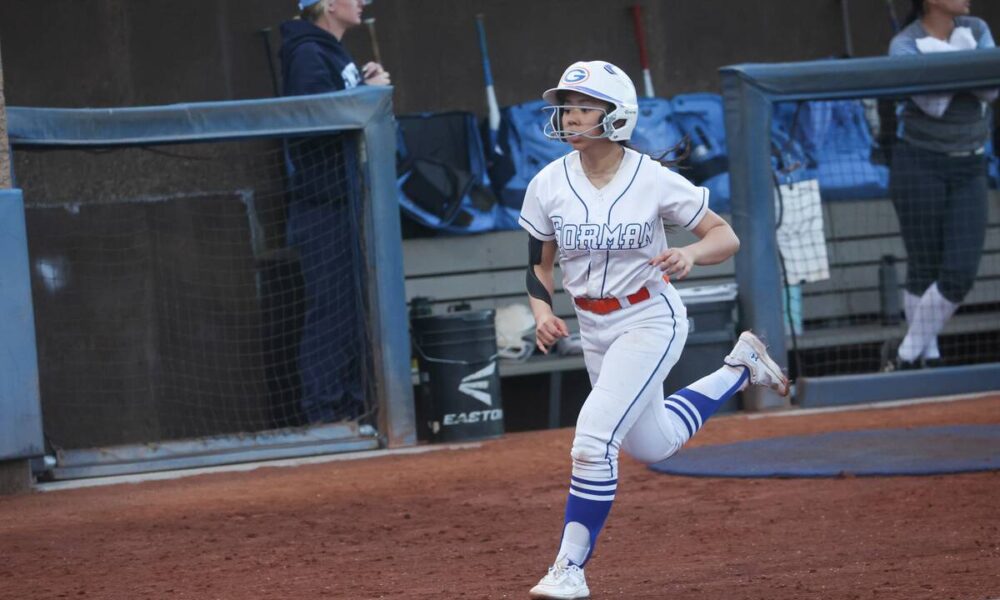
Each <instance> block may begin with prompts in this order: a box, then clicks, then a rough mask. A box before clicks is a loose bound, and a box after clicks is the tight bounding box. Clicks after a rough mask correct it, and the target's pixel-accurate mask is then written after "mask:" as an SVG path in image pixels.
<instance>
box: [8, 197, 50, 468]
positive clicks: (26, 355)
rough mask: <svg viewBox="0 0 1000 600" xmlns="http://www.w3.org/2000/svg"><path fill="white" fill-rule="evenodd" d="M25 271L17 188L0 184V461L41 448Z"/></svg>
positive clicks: (29, 454) (32, 324) (32, 320)
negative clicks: (8, 188) (1, 187)
mask: <svg viewBox="0 0 1000 600" xmlns="http://www.w3.org/2000/svg"><path fill="white" fill-rule="evenodd" d="M29 273H30V272H29V266H28V237H27V233H26V231H25V225H24V202H23V200H22V198H21V190H0V315H2V316H3V317H2V318H0V461H4V460H14V459H22V458H30V457H33V456H41V455H42V454H43V452H44V438H43V437H42V409H41V401H40V397H39V388H38V359H37V353H36V350H35V313H34V309H33V307H32V304H31V278H30V274H29Z"/></svg>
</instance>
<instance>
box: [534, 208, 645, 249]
mask: <svg viewBox="0 0 1000 600" xmlns="http://www.w3.org/2000/svg"><path fill="white" fill-rule="evenodd" d="M552 224H553V225H554V226H555V230H556V237H557V238H559V247H560V248H562V249H563V250H635V249H638V248H645V247H646V246H648V245H650V244H652V243H653V224H652V223H618V224H617V225H615V226H613V227H612V226H611V225H607V224H603V225H598V224H596V223H581V224H579V225H577V224H574V223H563V219H562V217H557V216H553V217H552Z"/></svg>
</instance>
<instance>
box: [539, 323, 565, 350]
mask: <svg viewBox="0 0 1000 600" xmlns="http://www.w3.org/2000/svg"><path fill="white" fill-rule="evenodd" d="M564 337H569V328H568V327H566V322H565V321H563V320H562V319H560V318H559V317H557V316H555V315H551V316H549V317H546V318H543V319H540V320H539V321H538V323H537V324H536V325H535V345H536V346H538V349H539V350H541V351H542V354H548V353H549V348H551V347H552V346H553V345H555V343H556V342H557V341H558V340H559V338H564Z"/></svg>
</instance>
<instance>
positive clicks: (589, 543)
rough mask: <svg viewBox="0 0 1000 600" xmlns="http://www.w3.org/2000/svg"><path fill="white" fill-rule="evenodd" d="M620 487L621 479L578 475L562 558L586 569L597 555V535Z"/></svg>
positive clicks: (568, 508) (568, 511)
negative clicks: (599, 478) (590, 477)
mask: <svg viewBox="0 0 1000 600" xmlns="http://www.w3.org/2000/svg"><path fill="white" fill-rule="evenodd" d="M617 488H618V480H617V479H608V480H603V481H599V480H594V479H583V478H581V477H577V476H576V475H574V476H573V477H572V480H571V481H570V486H569V496H568V497H567V498H566V519H565V521H564V523H563V537H562V544H561V545H560V547H559V556H558V557H557V558H563V557H565V558H566V559H567V560H568V561H569V562H570V563H572V564H574V565H577V566H579V567H583V566H584V565H585V564H586V563H587V561H588V560H590V557H591V555H592V554H593V553H594V546H595V545H596V544H597V536H598V535H599V534H600V533H601V529H602V528H603V527H604V521H605V520H607V518H608V513H609V512H610V511H611V504H612V502H613V501H614V499H615V490H616V489H617Z"/></svg>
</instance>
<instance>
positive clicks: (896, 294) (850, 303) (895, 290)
mask: <svg viewBox="0 0 1000 600" xmlns="http://www.w3.org/2000/svg"><path fill="white" fill-rule="evenodd" d="M994 99H995V94H993V95H991V94H989V92H988V91H987V90H980V91H974V90H956V91H954V92H950V93H937V94H933V95H916V96H908V97H897V98H879V99H875V98H857V99H846V100H830V101H802V102H783V103H779V104H776V105H775V107H774V120H773V126H772V128H771V131H772V137H771V147H772V165H773V167H774V178H775V188H776V194H775V203H776V204H775V206H776V218H777V223H776V228H777V241H778V249H779V254H780V258H781V267H782V276H783V279H784V289H783V297H784V305H785V310H784V318H785V329H786V334H787V339H788V341H789V344H788V347H789V350H790V357H791V364H792V370H793V372H794V374H796V375H806V376H822V375H834V374H849V373H871V372H876V371H894V370H899V369H922V368H934V367H938V366H945V365H961V364H972V363H978V362H992V361H997V360H1000V322H998V321H997V319H996V314H997V312H996V311H997V310H998V309H1000V196H998V192H997V189H996V188H997V170H996V158H995V156H994V152H993V143H992V142H993V139H992V138H993V135H994V131H993V124H992V119H991V104H992V102H993V100H994Z"/></svg>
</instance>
